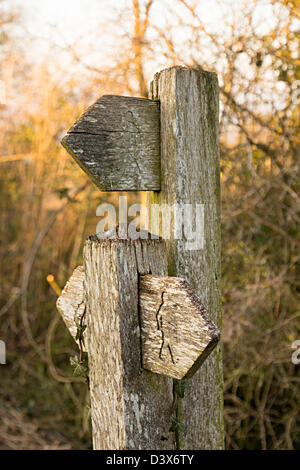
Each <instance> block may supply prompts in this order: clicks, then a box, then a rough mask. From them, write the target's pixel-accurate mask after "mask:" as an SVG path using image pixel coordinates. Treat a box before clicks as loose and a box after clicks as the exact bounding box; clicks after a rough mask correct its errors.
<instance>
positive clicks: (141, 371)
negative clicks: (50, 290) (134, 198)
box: [57, 67, 223, 450]
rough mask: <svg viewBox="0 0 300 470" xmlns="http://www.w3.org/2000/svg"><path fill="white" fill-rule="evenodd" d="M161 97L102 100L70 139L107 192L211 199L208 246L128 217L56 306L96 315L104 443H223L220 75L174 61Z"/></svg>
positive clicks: (89, 251) (99, 424) (87, 258)
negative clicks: (131, 223)
mask: <svg viewBox="0 0 300 470" xmlns="http://www.w3.org/2000/svg"><path fill="white" fill-rule="evenodd" d="M152 98H153V100H145V99H140V98H129V97H118V96H105V97H102V98H100V99H99V100H98V101H97V102H96V103H95V104H94V105H93V106H92V107H91V108H89V109H88V110H87V112H86V113H84V115H83V116H82V117H81V118H80V119H79V120H78V121H77V122H76V123H75V125H74V126H73V127H72V128H71V129H70V131H69V133H68V134H67V135H66V137H65V138H64V139H63V145H64V146H65V148H66V149H67V150H68V152H69V153H70V154H71V155H72V156H73V157H74V158H75V160H76V161H77V162H78V163H79V165H80V166H81V167H82V168H83V169H84V171H86V172H87V173H88V174H89V176H90V177H91V178H92V179H93V181H94V182H95V183H96V184H97V185H98V187H99V188H100V189H102V190H106V191H108V190H127V191H128V190H145V191H154V192H153V193H151V194H150V198H149V203H150V204H151V203H156V204H157V203H159V204H161V203H162V204H167V205H169V206H174V205H175V206H176V205H177V206H178V207H181V208H184V205H185V204H186V205H190V206H191V205H192V206H194V207H195V208H196V209H197V208H199V207H200V206H201V207H203V208H204V227H203V228H204V240H203V241H204V244H200V245H201V246H200V245H199V244H197V243H196V249H195V247H194V248H193V249H190V248H187V247H190V244H189V243H188V244H187V243H186V242H187V240H186V239H185V238H184V237H186V233H185V231H184V230H183V238H182V237H177V238H176V237H175V236H173V237H172V238H171V239H170V240H166V241H165V240H162V239H151V238H152V237H150V235H145V233H143V236H142V237H141V238H140V239H135V240H133V239H130V238H129V237H128V236H127V235H126V233H124V230H123V228H122V227H120V228H119V229H118V230H116V231H115V233H114V236H113V237H110V238H109V237H108V238H106V239H103V237H99V236H97V235H94V236H91V237H89V239H88V240H87V242H86V244H85V248H84V267H79V268H77V269H76V271H75V272H74V274H73V276H72V278H71V279H70V281H69V282H68V283H67V285H66V287H65V289H64V291H63V293H62V296H61V297H60V298H59V299H58V304H57V305H58V309H59V311H60V312H61V314H62V316H63V318H64V320H65V322H66V324H67V326H68V328H69V330H70V332H71V334H73V336H76V328H74V325H75V321H76V322H77V324H78V321H82V319H83V318H84V317H85V320H84V321H85V322H86V324H87V328H86V333H85V345H86V349H87V351H88V357H89V370H90V372H89V378H90V392H91V406H92V426H93V442H94V448H95V449H153V450H161V449H175V448H176V447H177V448H178V447H180V448H182V449H220V448H223V421H222V409H223V403H222V362H221V351H220V349H219V348H216V349H215V350H214V352H213V353H212V354H210V353H211V351H212V350H213V349H214V348H215V346H216V344H217V342H218V339H219V329H220V326H221V312H220V206H219V203H220V201H219V198H220V189H219V150H218V84H217V78H216V76H215V74H211V73H207V72H202V71H200V70H197V69H190V68H184V67H173V68H171V69H167V70H164V71H162V72H161V73H160V74H158V75H156V76H155V79H154V82H153V84H152ZM152 222H153V223H154V226H155V222H156V221H155V220H152ZM156 225H157V224H156ZM181 228H182V227H181ZM179 232H180V231H179ZM176 233H177V232H176ZM198 235H199V234H198ZM198 235H197V234H196V237H197V236H198ZM169 276H172V277H169ZM72 319H73V324H72ZM212 320H213V321H212ZM213 322H215V323H213ZM215 324H216V325H217V326H216V325H215ZM208 356H209V357H208ZM206 359H207V360H206ZM205 360H206V361H205ZM204 361H205V362H204ZM203 362H204V364H203V365H202V363H203ZM200 366H201V368H200V369H199V367H200ZM198 369H199V370H198ZM190 377H192V378H190ZM174 379H175V382H174ZM181 379H184V380H186V384H185V385H186V387H185V396H184V398H183V399H182V396H183V389H184V386H183V383H182V382H181ZM178 380H179V382H178ZM171 423H172V426H171Z"/></svg>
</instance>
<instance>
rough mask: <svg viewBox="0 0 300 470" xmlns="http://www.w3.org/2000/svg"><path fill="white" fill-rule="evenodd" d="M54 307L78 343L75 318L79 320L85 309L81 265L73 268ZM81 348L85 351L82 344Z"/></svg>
mask: <svg viewBox="0 0 300 470" xmlns="http://www.w3.org/2000/svg"><path fill="white" fill-rule="evenodd" d="M56 307H57V310H58V311H59V313H60V314H61V316H62V319H63V320H64V322H65V324H66V326H67V328H68V330H69V332H70V333H71V335H72V336H73V338H74V340H75V341H76V342H77V344H78V341H77V340H76V334H77V325H76V319H77V320H78V321H80V318H81V317H82V315H83V313H84V310H85V292H84V268H83V266H78V267H77V268H76V269H74V271H73V274H72V276H71V277H70V279H69V280H68V281H67V283H66V285H65V287H64V289H63V291H62V293H61V295H60V296H59V297H58V299H57V301H56ZM82 350H83V351H85V346H84V345H82Z"/></svg>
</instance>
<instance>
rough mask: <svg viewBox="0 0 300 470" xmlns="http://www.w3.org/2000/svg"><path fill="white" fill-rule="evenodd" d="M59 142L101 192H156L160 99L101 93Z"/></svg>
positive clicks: (158, 171)
mask: <svg viewBox="0 0 300 470" xmlns="http://www.w3.org/2000/svg"><path fill="white" fill-rule="evenodd" d="M62 145H63V146H64V147H65V149H66V150H67V151H68V152H69V153H70V155H71V156H72V157H73V158H74V159H75V160H76V162H77V163H78V164H79V165H80V167H81V168H82V169H83V170H84V171H85V172H86V173H87V174H88V176H89V177H90V178H91V179H92V181H93V182H94V183H95V184H96V185H97V186H98V187H99V189H101V190H102V191H151V190H152V191H155V190H156V191H158V190H160V110H159V101H153V100H147V99H143V98H131V97H128V96H114V95H105V96H102V97H101V98H100V99H99V100H98V101H96V103H95V104H93V105H92V106H91V107H90V108H88V109H87V111H86V112H85V113H84V114H83V115H82V116H81V117H80V118H79V119H78V121H76V122H75V124H74V125H73V126H72V127H71V129H70V130H69V131H68V133H67V134H66V136H65V137H64V138H63V140H62Z"/></svg>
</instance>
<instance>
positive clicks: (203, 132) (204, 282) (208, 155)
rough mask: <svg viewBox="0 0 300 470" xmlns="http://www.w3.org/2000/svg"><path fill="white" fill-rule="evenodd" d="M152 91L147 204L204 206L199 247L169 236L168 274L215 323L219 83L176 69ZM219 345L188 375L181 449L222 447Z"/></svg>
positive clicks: (157, 79) (189, 70) (217, 300)
mask: <svg viewBox="0 0 300 470" xmlns="http://www.w3.org/2000/svg"><path fill="white" fill-rule="evenodd" d="M152 97H153V98H154V99H160V106H161V169H162V182H161V191H160V192H158V193H153V194H152V195H151V198H150V202H155V203H167V204H170V205H173V204H175V203H179V204H185V203H191V204H194V205H195V204H197V203H200V204H201V203H203V204H204V205H205V206H204V237H205V245H204V249H202V250H190V251H188V250H185V240H175V239H174V238H173V239H171V240H169V241H167V252H168V254H167V257H168V274H169V275H170V276H179V277H183V278H184V279H185V280H186V281H187V282H188V283H189V284H190V286H191V287H192V289H193V290H194V292H195V294H196V295H197V296H198V297H199V298H200V299H201V302H202V303H203V305H204V306H205V308H206V309H207V311H208V312H209V313H210V315H211V318H212V320H213V321H214V322H215V323H216V325H217V326H218V328H219V329H221V294H220V277H221V271H220V259H221V253H220V176H219V175H220V170H219V147H218V104H219V100H218V81H217V76H216V75H215V74H214V73H208V72H204V71H201V70H198V69H192V68H184V67H174V68H171V69H168V70H164V71H162V72H160V73H159V74H157V75H156V76H155V78H154V81H153V84H152ZM222 387H223V374H222V356H221V347H220V346H217V348H216V349H215V350H214V351H213V353H212V354H211V355H210V356H209V357H208V359H207V360H206V361H205V362H204V364H203V365H202V366H201V368H200V369H199V371H198V372H197V373H196V374H195V375H194V377H192V378H191V379H190V381H188V386H187V388H186V391H185V397H184V399H183V403H182V412H183V418H182V419H183V423H184V426H185V434H184V436H183V443H182V448H184V449H221V448H223V442H224V429H223V395H222Z"/></svg>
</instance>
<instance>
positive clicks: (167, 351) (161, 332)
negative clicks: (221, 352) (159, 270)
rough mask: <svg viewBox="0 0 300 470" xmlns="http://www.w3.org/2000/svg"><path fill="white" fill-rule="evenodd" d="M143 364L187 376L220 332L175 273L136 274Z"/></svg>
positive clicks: (207, 353) (195, 367) (162, 371)
mask: <svg viewBox="0 0 300 470" xmlns="http://www.w3.org/2000/svg"><path fill="white" fill-rule="evenodd" d="M139 304H140V318H141V335H142V356H143V367H144V368H145V369H148V370H150V371H151V372H156V373H157V374H164V375H167V376H169V377H173V378H175V379H184V378H185V379H187V378H189V377H191V376H192V375H193V374H194V373H195V372H196V371H197V370H198V369H199V367H200V365H201V364H202V363H203V362H204V361H205V359H206V358H207V357H208V356H209V354H210V353H211V352H212V350H213V349H214V347H215V346H216V344H217V342H218V340H219V337H220V332H219V330H218V328H217V327H216V326H215V324H214V323H213V322H212V321H211V319H210V318H209V315H208V313H207V311H206V309H205V308H204V307H203V305H202V304H201V302H200V300H199V299H198V297H196V296H195V295H194V293H193V291H192V290H191V288H190V287H189V285H188V284H187V283H186V282H185V280H184V279H181V278H178V277H161V276H152V275H146V276H141V277H140V285H139Z"/></svg>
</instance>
